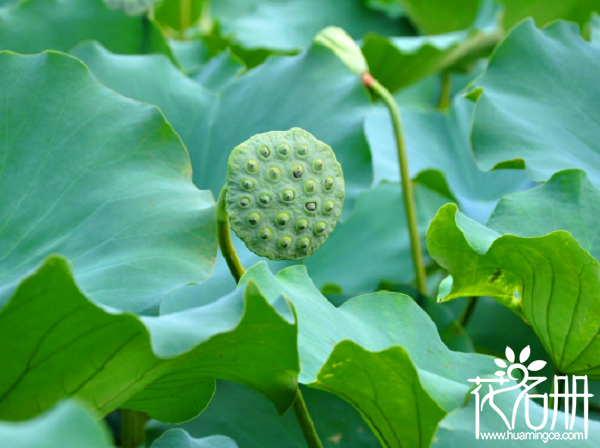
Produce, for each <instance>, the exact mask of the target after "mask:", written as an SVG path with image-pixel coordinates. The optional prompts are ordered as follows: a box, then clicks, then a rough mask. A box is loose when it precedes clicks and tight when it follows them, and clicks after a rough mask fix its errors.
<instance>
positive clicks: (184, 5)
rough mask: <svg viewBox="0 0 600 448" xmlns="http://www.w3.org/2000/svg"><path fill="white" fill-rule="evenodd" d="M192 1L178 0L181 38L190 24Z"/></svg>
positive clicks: (183, 37)
mask: <svg viewBox="0 0 600 448" xmlns="http://www.w3.org/2000/svg"><path fill="white" fill-rule="evenodd" d="M191 16H192V2H191V0H180V1H179V26H180V27H181V38H182V39H185V31H186V30H187V29H188V28H189V27H190V25H191V23H190V22H191Z"/></svg>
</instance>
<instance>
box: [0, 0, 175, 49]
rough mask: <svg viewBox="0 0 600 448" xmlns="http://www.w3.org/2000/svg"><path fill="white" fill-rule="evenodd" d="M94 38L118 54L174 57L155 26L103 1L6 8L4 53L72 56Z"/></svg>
mask: <svg viewBox="0 0 600 448" xmlns="http://www.w3.org/2000/svg"><path fill="white" fill-rule="evenodd" d="M90 39H95V40H98V41H100V42H102V44H103V45H104V46H105V47H107V48H109V49H110V50H111V51H114V52H115V53H124V54H140V53H163V54H166V55H169V56H170V55H171V50H170V49H169V46H168V45H167V43H166V41H165V39H164V37H163V35H162V33H161V31H160V30H159V28H158V27H157V26H156V25H155V24H154V23H152V22H151V21H148V20H146V19H145V18H143V17H129V16H127V15H125V14H123V13H122V12H120V11H113V10H110V9H108V8H107V7H106V5H105V4H104V2H103V1H102V0H85V1H80V0H27V1H21V2H19V3H17V4H16V5H14V6H13V7H11V8H5V9H0V50H11V51H15V52H17V53H39V52H41V51H44V50H59V51H69V50H70V49H72V48H73V47H75V46H77V45H78V44H79V43H81V42H83V41H85V40H90Z"/></svg>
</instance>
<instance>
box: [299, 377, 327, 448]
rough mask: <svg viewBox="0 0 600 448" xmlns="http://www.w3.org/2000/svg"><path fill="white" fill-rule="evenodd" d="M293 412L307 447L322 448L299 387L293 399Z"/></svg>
mask: <svg viewBox="0 0 600 448" xmlns="http://www.w3.org/2000/svg"><path fill="white" fill-rule="evenodd" d="M294 413H295V414H296V419H297V420H298V423H299V424H300V428H301V429H302V433H303V434H304V439H305V440H306V444H307V445H308V448H323V444H322V443H321V440H320V439H319V435H318V434H317V430H316V429H315V425H314V423H313V421H312V419H311V418H310V414H309V413H308V409H307V408H306V403H305V402H304V398H303V397H302V392H300V389H298V395H296V400H295V401H294Z"/></svg>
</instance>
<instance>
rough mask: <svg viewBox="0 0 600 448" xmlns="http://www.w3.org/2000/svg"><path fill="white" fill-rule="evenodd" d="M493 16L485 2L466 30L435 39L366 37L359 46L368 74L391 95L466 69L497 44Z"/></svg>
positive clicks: (491, 6) (493, 9)
mask: <svg viewBox="0 0 600 448" xmlns="http://www.w3.org/2000/svg"><path fill="white" fill-rule="evenodd" d="M497 14H498V8H497V6H496V5H495V4H494V3H492V2H488V1H486V2H484V7H482V8H481V11H480V12H479V15H478V17H477V20H476V21H475V22H474V23H473V24H472V26H470V27H469V29H468V30H461V31H455V32H452V33H446V34H440V35H436V36H406V37H383V36H378V35H375V34H369V35H367V36H366V37H365V39H364V41H363V46H362V51H363V53H364V55H365V57H366V59H367V62H368V64H369V71H370V73H371V74H372V75H373V76H374V77H375V78H376V79H377V80H378V81H379V82H380V83H382V84H383V85H384V86H385V87H386V88H387V89H388V90H390V91H392V92H394V91H396V90H398V89H402V88H404V87H406V86H408V85H411V84H413V83H415V82H417V81H419V80H420V79H422V78H424V77H426V76H429V75H431V74H433V73H436V72H440V71H442V72H443V71H445V70H449V69H451V68H453V67H455V66H460V67H461V68H462V67H467V64H472V63H474V61H475V60H476V59H478V58H482V57H486V56H488V55H489V54H490V53H491V51H492V50H493V49H494V47H495V46H496V44H497V43H498V40H499V38H500V36H501V32H500V31H499V30H498V29H497V22H498V20H497ZM475 48H477V50H475Z"/></svg>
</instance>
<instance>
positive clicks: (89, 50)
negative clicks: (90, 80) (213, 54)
mask: <svg viewBox="0 0 600 448" xmlns="http://www.w3.org/2000/svg"><path fill="white" fill-rule="evenodd" d="M71 54H72V55H73V56H75V57H77V58H79V59H80V60H82V61H83V62H84V63H85V65H86V66H87V67H88V68H89V69H90V70H91V72H92V73H93V74H94V76H95V77H96V78H97V79H98V80H99V81H100V82H101V83H103V84H104V85H105V86H107V87H109V88H111V89H114V90H116V91H117V92H119V93H120V94H122V95H125V96H127V97H129V98H133V99H136V100H138V101H143V102H145V103H149V104H152V105H155V106H158V107H159V108H160V110H161V112H162V113H164V114H165V117H166V119H167V120H168V121H169V123H170V124H171V126H173V129H174V130H175V131H176V132H177V134H178V135H179V136H180V137H181V139H182V140H183V142H184V143H185V145H186V147H187V148H188V151H190V152H193V151H195V150H197V148H200V147H201V146H203V145H204V144H205V143H204V140H205V139H207V138H208V136H209V133H210V131H209V125H210V119H211V114H212V113H213V110H214V108H215V106H216V103H217V97H216V94H215V93H214V92H212V91H211V90H209V89H207V88H206V87H203V86H201V85H199V84H198V83H196V82H194V81H193V80H192V79H190V78H188V77H187V76H185V75H184V74H183V73H181V72H180V71H179V70H178V69H177V68H176V67H175V66H174V65H173V64H172V63H171V62H170V61H169V60H168V59H167V58H166V57H164V56H163V55H134V56H130V55H128V56H124V55H117V54H113V53H110V52H109V51H107V50H106V49H104V48H103V47H102V46H101V45H99V44H98V43H91V42H90V43H85V44H83V45H81V46H79V47H77V48H75V49H74V50H73V51H72V52H71ZM193 168H194V170H193V171H194V175H196V179H197V178H198V176H197V172H196V167H193ZM223 182H224V179H223ZM217 194H218V193H217Z"/></svg>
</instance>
